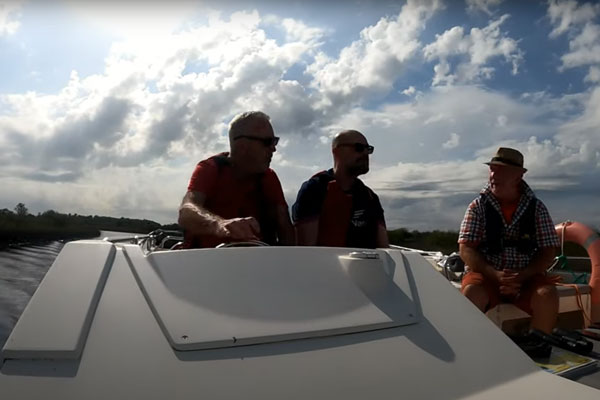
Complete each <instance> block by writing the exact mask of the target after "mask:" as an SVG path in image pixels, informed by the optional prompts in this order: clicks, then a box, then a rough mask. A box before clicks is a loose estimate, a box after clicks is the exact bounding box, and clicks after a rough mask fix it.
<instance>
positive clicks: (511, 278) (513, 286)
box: [498, 269, 523, 296]
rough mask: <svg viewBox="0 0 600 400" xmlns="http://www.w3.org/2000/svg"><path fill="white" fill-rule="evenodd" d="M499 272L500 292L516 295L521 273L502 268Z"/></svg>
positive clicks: (519, 288) (519, 285) (506, 294)
mask: <svg viewBox="0 0 600 400" xmlns="http://www.w3.org/2000/svg"><path fill="white" fill-rule="evenodd" d="M498 272H500V274H499V279H498V282H499V283H500V288H499V290H500V294H502V295H505V296H516V295H517V294H519V290H521V283H522V282H523V280H522V279H521V274H520V273H519V272H515V271H511V270H507V269H504V270H502V271H498Z"/></svg>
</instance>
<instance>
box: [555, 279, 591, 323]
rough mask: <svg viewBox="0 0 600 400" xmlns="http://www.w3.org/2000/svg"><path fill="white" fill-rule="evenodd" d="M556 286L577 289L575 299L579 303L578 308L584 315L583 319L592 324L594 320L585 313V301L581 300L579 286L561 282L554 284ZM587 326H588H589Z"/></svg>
mask: <svg viewBox="0 0 600 400" xmlns="http://www.w3.org/2000/svg"><path fill="white" fill-rule="evenodd" d="M554 284H555V285H556V286H564V287H570V288H573V289H575V299H576V301H577V307H579V309H580V310H581V314H582V315H583V318H584V319H585V320H586V321H588V324H587V325H589V324H591V323H592V318H591V317H590V316H589V315H588V313H586V312H585V308H584V306H583V300H582V298H581V292H580V291H579V286H578V285H576V284H573V283H560V282H555V283H554ZM587 325H586V326H587Z"/></svg>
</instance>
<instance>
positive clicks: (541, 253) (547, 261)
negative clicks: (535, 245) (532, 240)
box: [521, 247, 556, 280]
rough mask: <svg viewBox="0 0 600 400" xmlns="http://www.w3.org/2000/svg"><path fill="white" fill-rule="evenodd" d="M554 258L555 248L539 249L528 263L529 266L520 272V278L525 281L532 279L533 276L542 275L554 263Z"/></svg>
mask: <svg viewBox="0 0 600 400" xmlns="http://www.w3.org/2000/svg"><path fill="white" fill-rule="evenodd" d="M555 256H556V248H554V247H542V248H540V249H539V250H538V251H537V252H536V253H535V255H534V256H533V258H532V259H531V261H530V262H529V265H527V267H526V268H525V269H524V270H523V271H522V273H521V275H522V278H523V279H524V280H525V279H529V278H531V277H533V276H534V275H538V274H544V273H545V272H546V270H547V269H548V267H550V265H551V264H552V262H553V261H554V257H555Z"/></svg>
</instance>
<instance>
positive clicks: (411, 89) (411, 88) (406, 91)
mask: <svg viewBox="0 0 600 400" xmlns="http://www.w3.org/2000/svg"><path fill="white" fill-rule="evenodd" d="M416 92H417V90H416V89H415V87H414V86H409V87H408V88H407V89H404V90H403V91H402V94H404V95H406V96H413V95H414V94H415V93H416Z"/></svg>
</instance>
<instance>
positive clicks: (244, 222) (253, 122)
mask: <svg viewBox="0 0 600 400" xmlns="http://www.w3.org/2000/svg"><path fill="white" fill-rule="evenodd" d="M278 141H279V138H278V137H276V136H275V135H274V132H273V127H272V126H271V123H270V118H269V116H268V115H266V114H264V113H262V112H260V111H249V112H245V113H243V114H240V115H238V116H236V117H234V118H233V120H232V121H231V123H230V125H229V145H230V152H229V153H221V154H218V155H215V156H213V157H210V158H208V159H206V160H203V161H201V162H199V163H198V165H197V166H196V169H195V170H194V173H193V174H192V177H191V179H190V183H189V185H188V190H187V193H186V194H185V196H184V197H183V200H182V202H181V207H180V208H179V221H178V222H179V225H180V226H181V227H182V228H183V229H184V231H185V244H184V246H185V247H187V248H192V247H214V246H215V245H218V244H219V243H224V242H225V243H226V242H240V241H250V240H261V241H264V242H266V243H268V244H271V245H275V244H281V245H294V244H295V234H294V228H293V226H292V224H291V221H290V216H289V211H288V206H287V203H286V201H285V198H284V196H283V190H282V189H281V183H280V182H279V179H278V178H277V175H276V174H275V172H274V171H273V170H272V169H270V168H269V165H270V163H271V158H272V157H273V153H274V152H275V151H276V148H275V146H276V145H277V142H278Z"/></svg>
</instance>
